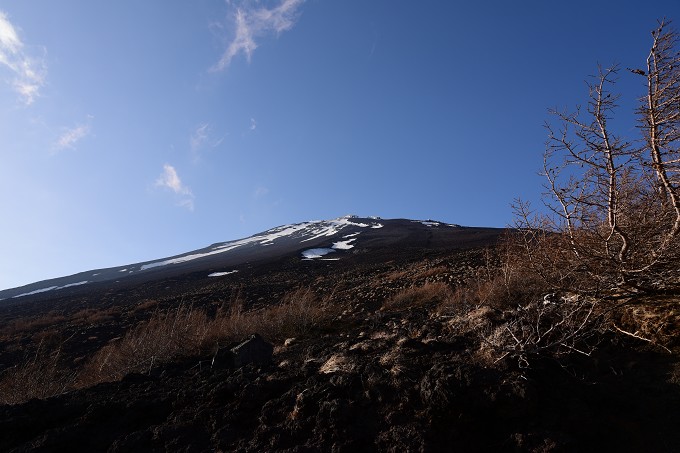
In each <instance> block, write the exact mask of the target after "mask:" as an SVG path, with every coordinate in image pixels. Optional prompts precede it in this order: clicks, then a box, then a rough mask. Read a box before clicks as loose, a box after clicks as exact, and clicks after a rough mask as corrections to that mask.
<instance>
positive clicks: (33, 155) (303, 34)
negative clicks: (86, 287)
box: [0, 0, 680, 288]
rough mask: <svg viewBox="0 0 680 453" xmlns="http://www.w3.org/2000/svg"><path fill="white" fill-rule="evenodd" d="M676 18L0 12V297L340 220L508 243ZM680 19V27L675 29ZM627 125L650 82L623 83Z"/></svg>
mask: <svg viewBox="0 0 680 453" xmlns="http://www.w3.org/2000/svg"><path fill="white" fill-rule="evenodd" d="M663 16H666V17H669V18H680V4H678V3H677V2H675V1H657V2H654V3H653V4H644V5H643V4H642V3H641V2H632V1H631V2H628V1H626V2H621V1H599V2H597V1H569V2H556V1H514V2H509V1H505V0H502V1H501V0H497V1H475V2H472V1H467V2H462V1H444V0H437V1H435V0H431V1H414V0H411V1H405V0H267V1H266V0H260V1H257V0H250V1H249V0H241V1H239V0H230V1H229V0H227V1H224V0H192V1H179V0H177V1H167V0H145V1H143V2H142V1H131V0H121V1H116V2H92V1H85V0H61V1H59V2H55V1H50V0H24V1H1V0H0V212H1V213H2V221H1V222H0V288H8V287H13V286H19V285H22V284H27V283H30V282H33V281H37V280H42V279H46V278H51V277H57V276H62V275H67V274H71V273H75V272H79V271H84V270H88V269H94V268H101V267H110V266H115V265H123V264H127V263H132V262H139V261H144V260H150V259H155V258H160V257H165V256H169V255H173V254H177V253H181V252H185V251H189V250H192V249H196V248H199V247H203V246H206V245H208V244H210V243H214V242H220V241H226V240H230V239H236V238H241V237H244V236H248V235H250V234H253V233H256V232H260V231H262V230H265V229H267V228H270V227H273V226H277V225H281V224H287V223H294V222H300V221H305V220H315V219H327V218H335V217H338V216H341V215H344V214H348V213H355V214H360V215H378V216H382V217H385V218H393V217H406V218H417V219H426V218H432V219H437V220H442V221H447V222H453V223H459V224H464V225H471V226H505V225H507V224H508V223H509V222H510V221H511V220H512V212H511V209H510V203H511V202H512V200H513V198H515V197H518V196H521V197H523V198H525V199H527V200H530V201H532V202H534V204H536V203H540V197H541V191H542V189H541V182H542V181H541V179H540V178H539V177H538V176H537V175H536V173H537V171H538V170H539V168H540V165H541V154H542V151H543V148H544V142H545V139H546V132H545V129H544V128H543V123H544V122H545V121H546V120H547V119H548V115H547V109H548V108H550V107H558V108H569V107H573V106H575V105H576V104H578V103H580V102H583V101H584V96H585V94H586V91H585V85H584V80H585V79H586V78H587V76H588V75H589V74H593V73H594V72H595V70H596V67H597V64H598V63H601V64H603V65H610V64H612V63H619V64H621V66H623V67H624V68H625V67H641V66H643V64H644V60H645V58H646V54H647V51H648V46H649V43H650V35H649V31H650V30H651V29H652V28H653V27H654V26H655V24H656V19H658V18H661V17H663ZM678 20H680V19H678ZM618 88H619V89H620V91H621V92H622V94H623V98H622V101H621V105H622V109H621V115H622V118H621V120H620V122H619V123H620V124H619V127H620V128H621V130H622V133H623V134H627V133H634V124H633V121H632V118H631V117H630V116H628V112H629V110H630V109H631V108H632V107H633V106H634V105H635V99H636V97H637V96H639V95H641V94H642V93H643V87H642V85H641V80H640V79H639V78H635V77H634V76H633V75H631V74H628V73H625V71H624V72H622V73H621V78H620V81H619V84H618Z"/></svg>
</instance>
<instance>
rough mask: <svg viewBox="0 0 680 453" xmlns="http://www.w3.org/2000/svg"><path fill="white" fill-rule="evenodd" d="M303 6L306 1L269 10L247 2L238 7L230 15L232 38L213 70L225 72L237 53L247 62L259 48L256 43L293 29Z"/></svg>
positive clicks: (289, 2)
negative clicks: (232, 27)
mask: <svg viewBox="0 0 680 453" xmlns="http://www.w3.org/2000/svg"><path fill="white" fill-rule="evenodd" d="M304 2H305V0H281V1H280V2H279V3H278V5H277V6H273V7H271V8H267V7H259V8H258V7H251V6H250V3H249V2H243V3H241V4H242V5H243V6H240V7H237V8H236V11H235V12H234V13H233V26H234V30H235V31H234V38H233V39H232V41H231V42H230V43H229V45H228V46H227V49H226V50H225V51H224V53H222V56H221V58H220V60H219V61H218V62H217V64H216V65H215V66H213V68H212V69H213V70H214V71H222V70H224V69H226V68H227V67H228V66H229V64H230V63H231V61H232V60H233V59H234V57H235V56H237V55H238V54H240V53H242V54H244V55H245V57H246V59H247V60H248V62H250V59H251V57H252V55H253V52H255V49H257V46H258V44H257V42H256V39H257V40H259V39H260V38H262V37H265V36H268V35H271V34H275V35H279V34H281V33H282V32H284V31H288V30H290V29H291V28H293V26H294V25H295V22H296V21H297V18H298V17H299V10H300V7H301V6H302V4H303V3H304ZM229 4H231V2H229Z"/></svg>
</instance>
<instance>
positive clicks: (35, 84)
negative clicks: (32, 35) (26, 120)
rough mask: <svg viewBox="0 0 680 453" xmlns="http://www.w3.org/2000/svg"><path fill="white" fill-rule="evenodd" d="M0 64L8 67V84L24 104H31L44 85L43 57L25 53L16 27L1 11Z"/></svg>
mask: <svg viewBox="0 0 680 453" xmlns="http://www.w3.org/2000/svg"><path fill="white" fill-rule="evenodd" d="M0 66H4V67H5V68H6V69H9V72H10V74H11V77H12V80H11V81H10V85H11V86H12V88H13V89H14V91H15V92H16V93H17V94H18V95H19V97H20V98H21V99H22V101H23V102H24V104H26V105H30V104H32V103H33V102H34V101H35V99H36V98H37V97H38V96H39V95H40V89H41V88H42V87H43V86H44V85H45V73H46V70H45V62H44V57H36V56H32V55H29V53H27V51H26V48H25V45H24V43H23V42H22V41H21V39H20V38H19V34H18V33H17V30H16V28H15V27H14V25H12V23H11V22H10V21H9V19H8V17H7V14H6V13H4V12H3V11H0Z"/></svg>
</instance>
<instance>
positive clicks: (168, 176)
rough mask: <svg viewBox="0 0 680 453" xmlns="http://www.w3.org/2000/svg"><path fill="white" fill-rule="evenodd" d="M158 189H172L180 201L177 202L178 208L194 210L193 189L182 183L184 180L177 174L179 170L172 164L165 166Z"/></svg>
mask: <svg viewBox="0 0 680 453" xmlns="http://www.w3.org/2000/svg"><path fill="white" fill-rule="evenodd" d="M156 187H162V188H165V189H170V190H171V191H172V192H174V193H175V194H176V195H177V196H179V197H180V200H179V201H178V202H177V205H178V206H181V207H184V208H187V209H189V210H190V211H193V210H194V194H193V193H192V192H191V189H190V188H189V187H187V186H186V185H184V183H182V180H181V179H180V178H179V175H178V174H177V170H175V167H173V166H172V165H170V164H164V165H163V172H162V173H161V175H160V176H159V177H158V179H157V180H156Z"/></svg>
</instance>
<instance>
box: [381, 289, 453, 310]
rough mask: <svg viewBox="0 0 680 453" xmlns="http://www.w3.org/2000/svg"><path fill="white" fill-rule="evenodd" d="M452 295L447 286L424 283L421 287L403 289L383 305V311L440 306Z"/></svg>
mask: <svg viewBox="0 0 680 453" xmlns="http://www.w3.org/2000/svg"><path fill="white" fill-rule="evenodd" d="M451 295H452V292H451V288H450V287H449V285H447V284H445V283H441V282H426V283H425V284H423V285H422V286H413V287H411V288H407V289H404V290H402V291H400V292H399V293H397V294H395V295H394V296H392V297H391V298H390V299H388V300H386V301H385V302H384V303H383V306H382V309H383V310H401V309H405V308H413V307H424V306H432V305H436V304H441V303H443V302H444V301H446V300H448V299H449V298H450V297H451Z"/></svg>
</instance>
